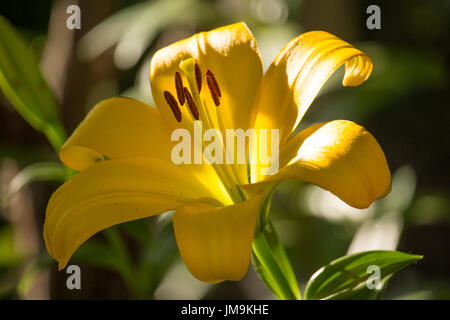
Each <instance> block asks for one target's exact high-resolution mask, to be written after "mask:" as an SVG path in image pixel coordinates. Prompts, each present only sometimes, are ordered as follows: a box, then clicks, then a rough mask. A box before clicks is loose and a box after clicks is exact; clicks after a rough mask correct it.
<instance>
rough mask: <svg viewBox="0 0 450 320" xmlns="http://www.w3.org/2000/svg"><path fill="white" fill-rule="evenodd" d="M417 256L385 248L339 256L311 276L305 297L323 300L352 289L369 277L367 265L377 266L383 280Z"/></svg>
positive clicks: (412, 261) (410, 262)
mask: <svg viewBox="0 0 450 320" xmlns="http://www.w3.org/2000/svg"><path fill="white" fill-rule="evenodd" d="M420 259H422V256H418V255H410V254H406V253H403V252H399V251H388V250H374V251H364V252H359V253H355V254H352V255H348V256H344V257H341V258H339V259H336V260H334V261H332V262H331V263H329V264H328V265H326V266H324V267H322V268H320V269H319V270H318V271H317V272H316V273H315V274H314V275H313V276H312V277H311V279H310V280H309V281H308V284H307V286H306V289H305V299H308V300H316V299H324V298H327V297H330V296H332V295H334V294H336V293H339V292H343V291H345V290H351V289H353V288H355V287H356V286H358V285H360V284H361V283H363V282H364V281H366V280H367V279H368V278H369V277H370V276H371V274H370V273H368V272H367V268H368V267H369V266H371V265H375V266H378V267H379V268H380V276H381V279H383V278H385V277H387V276H389V275H391V274H393V273H395V272H397V271H399V270H401V269H403V268H405V267H407V266H408V265H410V264H412V263H414V262H416V261H418V260H420ZM381 279H380V280H381Z"/></svg>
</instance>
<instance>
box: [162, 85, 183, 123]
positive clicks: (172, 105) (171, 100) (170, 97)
mask: <svg viewBox="0 0 450 320" xmlns="http://www.w3.org/2000/svg"><path fill="white" fill-rule="evenodd" d="M164 98H165V99H166V102H167V104H168V105H169V107H170V109H172V112H173V115H174V116H175V119H177V121H178V122H181V110H180V108H179V107H178V103H177V100H176V99H175V97H174V96H173V95H172V94H171V93H170V92H169V91H164Z"/></svg>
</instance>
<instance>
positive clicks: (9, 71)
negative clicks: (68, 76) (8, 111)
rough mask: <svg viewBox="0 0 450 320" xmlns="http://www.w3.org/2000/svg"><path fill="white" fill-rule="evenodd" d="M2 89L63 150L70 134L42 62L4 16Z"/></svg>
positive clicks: (0, 27)
mask: <svg viewBox="0 0 450 320" xmlns="http://www.w3.org/2000/svg"><path fill="white" fill-rule="evenodd" d="M0 88H1V89H2V90H3V92H4V94H5V96H6V97H7V98H8V99H9V101H11V103H12V105H13V106H14V107H15V109H16V110H17V112H19V113H20V115H21V116H22V117H23V118H24V119H25V120H26V121H27V122H28V123H29V124H30V125H31V126H32V127H33V128H35V129H36V130H38V131H40V132H42V133H44V134H45V135H46V136H47V138H48V139H49V141H50V143H51V144H52V146H53V147H54V148H55V149H56V150H59V148H60V147H61V146H62V145H63V143H64V141H65V138H66V134H65V132H64V129H63V126H62V124H61V121H60V116H59V109H58V105H57V103H56V100H55V97H54V95H53V93H52V91H51V90H50V88H49V86H48V84H47V82H46V81H45V79H44V77H43V75H42V73H41V70H40V68H39V64H38V62H37V61H36V57H35V56H34V54H33V52H32V51H31V49H30V48H29V46H27V44H26V42H25V41H24V40H23V39H22V38H21V37H20V36H19V34H18V33H17V31H16V30H15V29H14V27H13V26H12V25H11V24H10V23H9V21H8V20H6V19H5V18H4V17H2V16H0Z"/></svg>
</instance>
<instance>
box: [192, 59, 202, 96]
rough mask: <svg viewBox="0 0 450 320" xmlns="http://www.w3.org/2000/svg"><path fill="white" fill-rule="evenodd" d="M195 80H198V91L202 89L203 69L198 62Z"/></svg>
mask: <svg viewBox="0 0 450 320" xmlns="http://www.w3.org/2000/svg"><path fill="white" fill-rule="evenodd" d="M194 69H195V81H196V82H197V89H198V93H200V91H201V90H202V71H201V70H200V67H199V66H198V64H197V63H195V67H194Z"/></svg>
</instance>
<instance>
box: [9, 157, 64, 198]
mask: <svg viewBox="0 0 450 320" xmlns="http://www.w3.org/2000/svg"><path fill="white" fill-rule="evenodd" d="M70 176H71V171H70V169H68V168H66V167H65V166H63V165H62V164H60V163H59V162H40V163H34V164H31V165H29V166H28V167H25V168H24V169H22V170H21V171H20V172H19V173H18V174H17V175H16V176H15V177H14V178H13V180H12V181H11V183H10V184H9V186H8V189H7V190H6V193H5V194H4V195H3V197H2V204H3V205H4V206H5V205H7V203H8V201H9V199H11V197H12V196H13V195H14V194H16V193H17V192H18V191H19V190H20V189H21V188H22V187H24V186H25V185H27V184H29V183H32V182H35V181H59V182H64V181H66V180H67V179H68V178H70Z"/></svg>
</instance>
